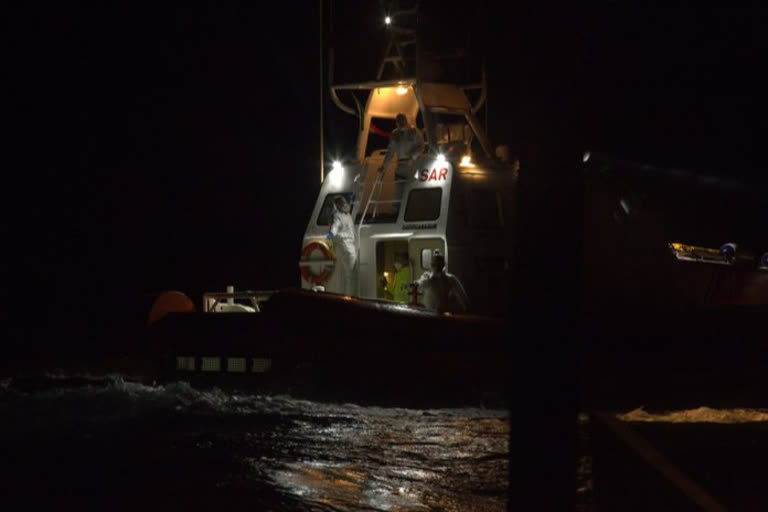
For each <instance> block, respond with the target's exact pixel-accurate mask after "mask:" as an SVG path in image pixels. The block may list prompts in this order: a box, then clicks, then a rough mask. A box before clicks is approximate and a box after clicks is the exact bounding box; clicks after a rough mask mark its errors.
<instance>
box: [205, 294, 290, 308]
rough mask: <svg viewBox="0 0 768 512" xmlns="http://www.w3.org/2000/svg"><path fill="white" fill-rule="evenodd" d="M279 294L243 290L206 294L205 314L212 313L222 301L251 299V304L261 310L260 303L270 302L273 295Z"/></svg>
mask: <svg viewBox="0 0 768 512" xmlns="http://www.w3.org/2000/svg"><path fill="white" fill-rule="evenodd" d="M275 293H277V291H276V290H258V291H254V290H241V291H237V292H206V293H204V294H203V312H204V313H210V312H211V311H213V310H214V309H215V308H216V306H217V305H218V304H219V303H220V302H221V301H222V299H250V300H251V304H253V306H254V307H255V308H256V310H257V311H258V310H259V302H264V301H266V300H268V299H269V298H270V297H272V295H274V294H275ZM209 299H213V303H212V304H210V305H209Z"/></svg>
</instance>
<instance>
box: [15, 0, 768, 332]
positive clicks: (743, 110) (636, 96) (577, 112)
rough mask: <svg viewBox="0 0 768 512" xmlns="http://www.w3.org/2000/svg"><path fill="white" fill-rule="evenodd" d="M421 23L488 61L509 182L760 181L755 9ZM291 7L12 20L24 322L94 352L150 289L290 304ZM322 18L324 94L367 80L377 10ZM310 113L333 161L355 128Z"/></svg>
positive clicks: (314, 33)
mask: <svg viewBox="0 0 768 512" xmlns="http://www.w3.org/2000/svg"><path fill="white" fill-rule="evenodd" d="M424 4H425V5H424V9H425V14H427V15H428V18H426V19H428V20H429V23H428V27H429V28H430V30H431V31H432V32H431V36H430V39H429V40H428V41H429V43H430V44H438V43H443V42H449V43H451V44H450V46H466V47H468V48H469V50H470V51H472V52H473V53H475V54H476V55H481V56H485V57H486V59H487V69H488V80H489V83H490V90H489V99H488V126H489V135H490V137H491V140H492V142H493V143H494V144H500V143H507V144H509V145H511V146H512V147H513V149H514V151H515V152H517V153H518V154H520V156H521V159H522V161H523V166H524V167H525V165H526V163H527V162H534V161H537V160H539V161H543V160H547V159H553V158H560V159H564V158H565V159H567V158H573V157H574V156H576V155H578V154H580V152H582V151H584V150H585V149H591V150H593V151H594V150H597V151H603V152H607V153H610V154H615V155H619V156H622V157H624V158H628V159H632V160H637V161H644V162H652V163H655V164H657V165H667V166H677V167H681V168H685V169H690V170H693V171H697V172H699V171H700V172H702V173H716V174H721V175H724V176H729V177H733V178H737V179H739V180H743V181H745V182H747V183H759V182H761V180H764V171H763V168H764V162H763V160H764V159H763V149H764V147H765V146H764V135H765V133H766V130H765V123H766V121H765V119H766V114H768V112H767V111H766V110H767V109H766V102H765V99H764V97H765V92H764V91H765V82H764V79H763V76H762V75H763V73H762V69H763V68H764V66H765V55H766V37H765V36H764V35H763V34H764V32H765V28H764V27H765V26H766V22H768V16H767V15H766V11H763V10H730V9H728V10H724V9H704V8H688V9H680V10H675V9H661V10H658V9H650V8H647V7H643V8H640V7H635V8H626V7H624V6H622V5H621V4H619V3H617V2H603V3H602V4H601V5H600V6H599V7H596V8H594V9H592V10H589V11H584V10H577V9H559V10H532V9H522V8H513V7H509V6H504V7H501V6H500V5H501V4H502V3H501V2H499V3H498V5H497V3H495V2H488V1H486V2H483V1H477V2H473V3H472V4H473V6H474V7H473V8H472V9H471V10H470V11H467V12H463V11H461V10H459V9H454V8H450V7H447V6H446V4H445V3H444V2H429V1H427V2H424ZM287 5H288V4H282V5H278V6H277V7H272V6H270V9H269V10H265V9H263V8H261V7H251V8H248V9H237V10H232V9H211V10H203V9H192V8H189V9H182V10H178V11H165V10H162V11H161V10H144V9H138V8H136V7H134V6H132V5H131V4H124V7H122V8H109V9H107V8H104V9H74V8H55V9H51V8H42V7H41V8H37V9H32V8H29V9H24V10H11V11H7V12H6V16H5V18H6V19H5V25H6V26H5V27H4V34H5V41H6V44H5V45H4V46H5V48H6V51H7V52H8V53H9V55H8V58H7V59H5V66H4V67H5V70H4V71H5V76H6V77H7V78H6V80H7V81H6V85H7V86H9V90H8V91H7V92H6V96H5V101H6V108H7V109H8V110H9V111H10V115H6V116H4V117H5V119H6V122H8V123H9V124H8V127H9V128H10V130H9V131H10V134H11V135H10V137H9V138H6V143H9V147H10V153H11V154H12V155H13V160H12V161H11V162H10V165H8V166H6V168H5V177H6V186H5V187H4V190H5V192H6V194H5V195H6V196H8V197H9V199H10V201H9V203H6V204H8V205H9V206H10V208H9V209H8V213H6V215H5V221H6V222H5V223H4V230H5V231H6V235H7V236H6V237H5V238H6V245H5V249H6V252H7V253H9V254H10V256H11V258H10V262H9V264H8V265H7V266H6V267H7V270H9V271H10V279H9V280H10V282H11V284H12V286H11V290H12V291H14V290H17V288H15V286H20V287H24V288H26V289H28V290H33V292H31V293H29V294H22V295H21V296H20V297H21V298H20V299H18V300H16V301H15V302H17V304H18V303H24V304H25V306H23V307H21V308H20V309H21V310H22V312H23V313H24V314H23V315H21V316H20V317H19V318H22V319H24V320H25V321H26V320H28V321H32V322H33V324H34V325H35V326H37V327H41V326H42V327H46V328H47V329H48V331H51V332H69V333H71V332H82V333H84V335H86V333H96V334H98V333H103V332H104V330H105V329H106V330H110V329H120V328H124V326H126V325H129V324H130V325H132V326H134V325H135V326H140V324H141V322H143V320H144V317H143V315H144V314H145V310H143V309H142V308H143V307H144V306H145V305H147V303H145V302H144V301H145V300H147V299H146V298H147V297H149V296H151V294H153V293H156V292H158V291H161V290H164V289H180V290H182V291H184V292H187V293H189V294H190V295H191V296H193V297H195V298H198V297H199V295H200V293H202V292H203V291H209V290H223V289H224V287H225V286H226V285H227V284H234V285H235V286H236V287H238V288H251V289H256V288H262V289H263V288H276V287H285V286H297V285H298V284H299V274H298V271H297V268H296V262H297V257H298V253H299V250H300V244H301V237H302V234H303V231H304V228H305V226H306V223H307V220H308V215H309V213H310V211H311V209H312V207H313V203H314V199H315V195H316V193H317V190H318V187H319V170H318V161H319V147H320V145H319V136H318V132H319V90H318V82H319V76H318V73H319V69H320V63H319V58H320V55H321V50H320V45H319V43H320V37H319V29H320V10H319V7H318V3H317V2H312V3H310V2H307V3H305V4H300V3H294V4H291V6H287ZM302 5H303V6H302ZM325 5H326V12H325V17H324V19H325V21H326V23H325V31H326V32H325V43H326V45H333V46H334V47H335V48H336V63H337V66H336V69H337V77H338V81H365V80H369V79H372V78H373V76H372V73H373V72H374V71H375V69H376V66H377V64H378V60H379V58H380V55H381V52H382V51H383V45H384V43H385V41H386V39H385V33H384V29H383V26H382V25H381V14H382V13H381V11H380V8H379V3H378V2H372V1H371V2H356V1H352V0H347V1H336V2H333V6H332V8H333V13H332V15H330V16H329V12H328V8H329V6H330V4H329V3H327V2H326V4H325ZM329 20H331V21H329ZM452 39H453V41H452ZM326 114H327V116H326V121H325V127H326V133H327V139H326V141H325V143H326V149H327V151H328V152H329V154H339V153H341V154H342V155H343V154H345V152H347V151H349V150H350V148H351V145H350V141H353V140H354V129H355V120H354V119H353V118H351V117H349V116H347V115H346V114H344V113H342V112H340V111H338V110H337V109H335V107H333V106H332V105H331V104H330V102H327V103H326ZM350 130H351V131H350ZM553 155H559V156H557V157H555V156H553ZM553 177H554V176H553ZM563 195H564V196H567V195H568V194H567V193H566V194H563ZM573 195H574V196H575V195H578V192H577V191H575V192H574V194H573ZM27 305H28V306H29V307H27Z"/></svg>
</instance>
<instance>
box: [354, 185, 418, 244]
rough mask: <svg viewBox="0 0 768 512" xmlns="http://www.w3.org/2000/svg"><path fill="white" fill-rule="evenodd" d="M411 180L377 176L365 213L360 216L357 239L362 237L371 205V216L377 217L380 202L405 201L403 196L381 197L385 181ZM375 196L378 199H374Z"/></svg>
mask: <svg viewBox="0 0 768 512" xmlns="http://www.w3.org/2000/svg"><path fill="white" fill-rule="evenodd" d="M408 181H409V180H382V179H381V177H380V176H377V177H376V180H375V181H374V182H373V186H372V187H371V192H370V194H368V200H367V201H366V202H365V208H363V214H362V216H361V217H360V223H359V224H358V226H357V239H358V240H359V239H360V229H361V228H362V227H363V224H365V219H366V217H367V216H368V212H369V210H370V207H371V205H374V206H373V213H372V215H371V218H376V216H377V215H378V213H379V204H396V203H397V204H399V203H402V202H403V198H402V197H400V198H399V199H379V197H381V192H382V189H383V188H384V184H385V183H391V184H393V185H395V184H398V183H408ZM374 196H375V197H376V199H374Z"/></svg>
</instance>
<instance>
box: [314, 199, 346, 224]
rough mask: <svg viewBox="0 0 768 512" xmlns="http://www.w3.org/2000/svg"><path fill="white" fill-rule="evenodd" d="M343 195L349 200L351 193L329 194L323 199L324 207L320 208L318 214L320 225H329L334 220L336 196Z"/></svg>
mask: <svg viewBox="0 0 768 512" xmlns="http://www.w3.org/2000/svg"><path fill="white" fill-rule="evenodd" d="M339 196H343V197H344V198H345V199H346V200H347V202H349V199H350V198H349V196H350V194H328V195H327V196H325V201H323V207H322V208H320V214H319V215H318V216H317V225H318V226H329V225H330V224H331V221H332V220H333V210H334V209H335V208H336V207H335V205H334V202H335V201H336V198H337V197H339Z"/></svg>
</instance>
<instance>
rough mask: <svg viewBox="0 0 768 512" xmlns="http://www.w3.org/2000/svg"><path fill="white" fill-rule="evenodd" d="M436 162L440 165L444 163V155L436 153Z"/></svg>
mask: <svg viewBox="0 0 768 512" xmlns="http://www.w3.org/2000/svg"><path fill="white" fill-rule="evenodd" d="M437 161H438V162H440V163H441V164H442V163H445V155H444V154H442V153H438V155H437Z"/></svg>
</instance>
